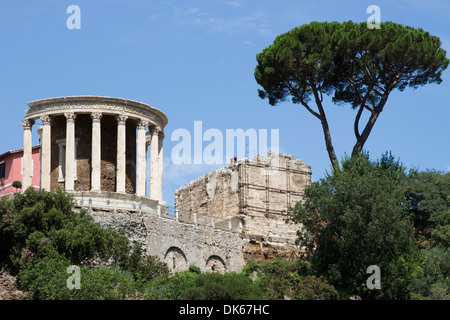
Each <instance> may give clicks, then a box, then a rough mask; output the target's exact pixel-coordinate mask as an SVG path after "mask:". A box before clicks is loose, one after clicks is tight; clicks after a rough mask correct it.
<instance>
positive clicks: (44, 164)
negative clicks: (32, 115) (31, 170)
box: [40, 115, 51, 191]
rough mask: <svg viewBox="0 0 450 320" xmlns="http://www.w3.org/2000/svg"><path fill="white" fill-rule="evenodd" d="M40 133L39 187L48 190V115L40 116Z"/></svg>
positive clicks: (49, 144) (49, 132) (49, 150)
mask: <svg viewBox="0 0 450 320" xmlns="http://www.w3.org/2000/svg"><path fill="white" fill-rule="evenodd" d="M41 121H42V134H41V178H40V181H41V189H45V190H47V191H49V190H50V170H51V169H50V168H51V140H50V139H51V125H50V116H48V115H47V116H42V117H41Z"/></svg>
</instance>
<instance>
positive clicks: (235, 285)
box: [182, 272, 263, 300]
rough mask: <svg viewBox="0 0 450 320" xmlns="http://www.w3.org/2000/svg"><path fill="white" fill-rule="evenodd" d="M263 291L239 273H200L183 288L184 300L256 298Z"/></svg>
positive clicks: (261, 294) (258, 297) (261, 295)
mask: <svg viewBox="0 0 450 320" xmlns="http://www.w3.org/2000/svg"><path fill="white" fill-rule="evenodd" d="M262 298H263V292H262V290H261V288H260V287H258V286H257V285H255V284H254V283H253V281H252V280H251V279H250V278H249V277H247V276H245V275H243V274H239V273H234V272H231V273H225V274H220V273H215V272H213V273H201V274H197V276H196V277H195V278H194V281H193V284H192V286H190V287H187V288H185V291H184V293H183V295H182V299H184V300H258V299H262Z"/></svg>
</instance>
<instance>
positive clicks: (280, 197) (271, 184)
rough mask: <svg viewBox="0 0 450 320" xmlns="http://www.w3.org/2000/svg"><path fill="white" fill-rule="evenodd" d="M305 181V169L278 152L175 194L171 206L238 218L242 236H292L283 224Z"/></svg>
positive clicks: (293, 230) (208, 177)
mask: <svg viewBox="0 0 450 320" xmlns="http://www.w3.org/2000/svg"><path fill="white" fill-rule="evenodd" d="M310 183H311V168H310V167H309V166H308V165H306V164H305V163H303V161H301V160H298V159H295V157H293V156H290V155H286V154H282V153H269V154H268V155H265V156H262V155H257V156H256V157H254V158H253V159H246V160H241V161H239V162H237V163H235V164H231V165H230V166H227V167H225V168H222V169H219V170H216V171H214V172H211V173H208V174H206V175H204V176H203V177H200V178H197V179H195V180H193V181H191V182H190V183H189V184H187V185H186V186H184V187H182V188H180V189H178V190H176V191H175V207H176V208H177V209H178V210H179V211H180V212H183V211H184V212H197V213H203V214H208V215H210V216H212V217H217V218H225V217H230V216H236V215H243V216H244V225H245V232H247V233H250V234H261V235H267V236H268V235H276V236H279V237H283V238H295V237H296V230H297V228H298V226H293V225H288V224H286V223H285V220H286V218H287V214H288V210H289V208H290V207H293V206H294V205H295V203H297V202H299V201H302V199H303V192H304V188H305V187H306V186H307V185H308V184H310Z"/></svg>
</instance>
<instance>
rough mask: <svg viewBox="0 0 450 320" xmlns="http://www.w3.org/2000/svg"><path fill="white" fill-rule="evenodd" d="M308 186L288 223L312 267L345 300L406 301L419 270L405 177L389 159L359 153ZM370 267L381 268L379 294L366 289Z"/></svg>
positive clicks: (403, 170) (392, 160)
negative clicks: (293, 224)
mask: <svg viewBox="0 0 450 320" xmlns="http://www.w3.org/2000/svg"><path fill="white" fill-rule="evenodd" d="M341 166H342V168H335V169H334V171H333V172H332V174H327V175H326V177H325V178H323V179H321V180H320V181H318V182H314V183H312V185H310V186H309V187H307V188H306V190H305V201H304V203H297V204H296V206H295V208H294V210H293V213H292V219H293V221H294V222H297V223H301V224H302V226H303V227H302V229H301V230H299V232H298V235H299V241H300V242H301V243H302V245H305V246H306V247H307V249H308V253H309V258H310V262H311V269H312V270H314V271H315V272H316V274H317V275H319V276H324V277H325V278H326V279H327V280H328V281H329V282H330V284H332V285H333V286H334V287H335V288H336V290H337V291H338V292H339V295H340V296H341V297H343V298H348V297H350V296H353V295H358V296H360V297H362V298H383V299H406V298H408V297H409V292H410V290H411V286H412V283H413V281H414V279H415V277H416V276H417V274H418V273H419V272H420V266H419V262H418V261H419V257H418V253H417V247H416V246H415V239H414V236H413V224H412V221H411V217H410V213H409V210H408V206H407V205H406V198H405V189H406V182H407V178H408V174H407V173H406V170H405V168H404V167H403V166H402V165H401V164H400V163H399V162H398V161H395V160H394V158H393V157H392V156H388V155H383V156H382V158H381V159H380V160H378V161H377V162H371V161H369V159H368V156H367V155H365V154H363V155H360V156H356V157H353V158H350V159H348V158H347V159H344V160H343V161H342V164H341ZM370 265H377V266H378V267H379V268H380V270H381V290H377V289H373V290H368V288H367V287H366V281H367V279H368V278H369V276H370V275H369V274H367V273H366V271H367V268H368V267H369V266H370Z"/></svg>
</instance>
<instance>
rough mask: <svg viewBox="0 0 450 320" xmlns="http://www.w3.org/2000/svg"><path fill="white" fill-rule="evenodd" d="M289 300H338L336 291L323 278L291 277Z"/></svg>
mask: <svg viewBox="0 0 450 320" xmlns="http://www.w3.org/2000/svg"><path fill="white" fill-rule="evenodd" d="M291 283H292V286H291V288H292V289H291V294H290V296H291V298H292V299H295V300H338V299H339V294H338V292H337V291H336V289H335V288H334V287H333V286H332V285H330V284H329V283H328V281H327V280H326V279H325V278H323V277H316V276H305V277H302V276H299V275H298V274H297V273H294V274H293V275H292V280H291Z"/></svg>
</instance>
